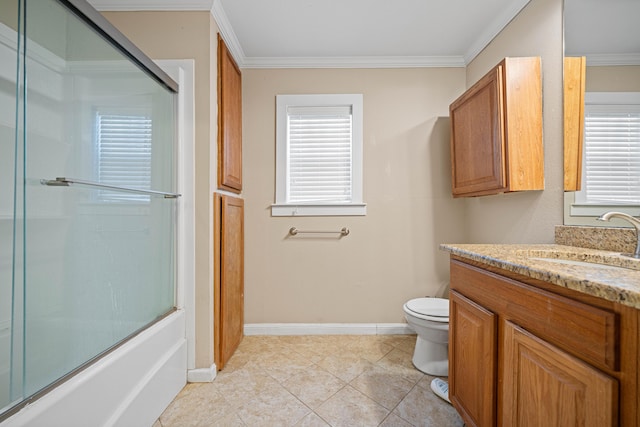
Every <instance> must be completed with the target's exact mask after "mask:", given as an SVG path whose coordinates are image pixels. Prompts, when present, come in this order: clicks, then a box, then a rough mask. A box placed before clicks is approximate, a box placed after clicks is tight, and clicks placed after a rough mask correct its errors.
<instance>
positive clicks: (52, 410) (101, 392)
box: [0, 310, 187, 427]
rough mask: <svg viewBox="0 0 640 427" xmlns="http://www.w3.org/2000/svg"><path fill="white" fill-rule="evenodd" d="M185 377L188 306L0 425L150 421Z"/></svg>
mask: <svg viewBox="0 0 640 427" xmlns="http://www.w3.org/2000/svg"><path fill="white" fill-rule="evenodd" d="M186 380H187V341H186V338H185V312H184V310H177V311H175V312H174V313H172V314H170V315H169V316H167V317H165V318H164V319H162V320H160V321H159V322H157V323H156V324H154V325H153V326H151V327H149V328H148V329H146V330H144V331H143V332H141V333H140V334H138V335H137V336H135V337H134V338H132V339H130V340H129V341H127V342H126V343H125V344H123V345H121V346H120V347H118V348H117V349H115V350H114V351H112V352H111V353H109V354H108V355H106V356H105V357H103V358H101V359H100V360H98V361H96V362H95V363H93V364H92V365H90V366H89V367H87V368H86V369H84V370H83V371H81V372H80V373H78V374H77V375H75V376H73V377H72V378H70V379H69V380H67V381H66V382H64V383H62V384H61V385H59V386H58V387H56V388H55V389H53V390H51V391H50V392H49V393H47V394H46V395H44V396H42V397H41V398H40V399H37V400H35V401H34V402H33V403H31V404H28V405H27V406H25V407H24V408H22V409H21V410H20V411H19V412H17V413H16V414H14V415H13V416H12V417H10V418H8V419H6V420H5V421H3V422H2V423H0V427H14V426H15V427H17V426H34V427H35V426H47V427H58V426H60V427H76V426H77V427H87V426H96V427H97V426H122V427H131V426H136V427H145V426H151V425H153V423H154V422H155V420H156V419H157V418H158V417H159V416H160V414H161V413H162V411H163V410H164V409H165V408H166V407H167V405H169V403H170V402H171V401H172V400H173V398H174V397H175V396H176V395H177V394H178V392H179V391H180V390H181V389H182V387H184V385H185V384H186Z"/></svg>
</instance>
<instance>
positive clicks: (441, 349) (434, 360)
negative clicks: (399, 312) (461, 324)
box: [403, 298, 449, 377]
mask: <svg viewBox="0 0 640 427" xmlns="http://www.w3.org/2000/svg"><path fill="white" fill-rule="evenodd" d="M403 309H404V313H405V315H404V317H405V319H407V323H408V324H409V326H410V327H411V328H412V329H413V330H414V331H415V332H416V334H418V337H417V338H416V347H415V350H414V352H413V365H414V366H415V367H416V368H417V369H418V370H420V371H422V372H424V373H425V374H429V375H435V376H439V377H446V376H448V374H449V300H446V299H442V298H415V299H412V300H409V301H407V302H406V303H405V305H404V306H403Z"/></svg>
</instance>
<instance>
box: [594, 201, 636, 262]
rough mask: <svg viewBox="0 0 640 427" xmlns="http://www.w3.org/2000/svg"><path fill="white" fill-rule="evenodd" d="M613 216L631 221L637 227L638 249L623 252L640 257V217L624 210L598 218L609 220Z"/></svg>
mask: <svg viewBox="0 0 640 427" xmlns="http://www.w3.org/2000/svg"><path fill="white" fill-rule="evenodd" d="M611 218H620V219H624V220H625V221H627V222H629V223H630V224H631V225H633V226H634V227H635V228H636V251H635V252H634V253H632V254H623V255H627V256H630V257H633V258H638V259H640V219H638V218H634V217H632V216H631V215H628V214H626V213H622V212H607V213H605V214H603V215H602V216H600V218H598V221H609V220H610V219H611Z"/></svg>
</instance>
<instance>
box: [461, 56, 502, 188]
mask: <svg viewBox="0 0 640 427" xmlns="http://www.w3.org/2000/svg"><path fill="white" fill-rule="evenodd" d="M502 103H503V95H502V70H501V69H500V67H496V68H494V69H493V70H491V72H490V73H488V74H487V75H485V76H484V77H483V78H482V79H481V80H480V81H479V82H478V83H476V84H475V85H473V87H472V88H471V89H469V90H468V91H467V92H465V93H464V95H462V96H461V97H460V98H458V99H457V100H456V101H455V102H454V103H453V104H451V108H450V110H451V111H450V116H451V160H452V162H451V167H452V175H451V178H452V184H453V195H454V196H459V195H465V194H473V193H478V192H482V191H494V192H496V193H498V192H501V191H505V190H506V188H507V179H506V172H505V165H506V162H505V161H504V156H505V146H504V144H505V141H504V123H503V114H502V111H503V110H504V106H503V105H502Z"/></svg>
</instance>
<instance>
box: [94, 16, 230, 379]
mask: <svg viewBox="0 0 640 427" xmlns="http://www.w3.org/2000/svg"><path fill="white" fill-rule="evenodd" d="M103 14H104V16H105V17H106V18H107V19H108V20H109V21H110V22H111V23H112V24H113V25H114V26H115V27H117V28H118V29H119V30H120V31H121V32H122V33H123V34H125V35H126V36H127V37H128V38H129V39H130V40H131V41H133V43H135V44H136V46H138V47H139V48H140V49H141V50H142V51H143V52H144V53H146V54H147V55H148V56H149V57H151V58H153V59H193V60H195V88H196V89H195V91H196V93H195V126H196V129H195V234H196V242H195V245H196V248H195V252H196V259H195V265H196V271H195V279H196V289H195V295H196V368H208V367H209V366H211V364H212V363H213V285H212V277H213V272H212V260H213V252H212V250H213V249H212V247H213V245H212V241H211V236H212V231H211V230H212V229H211V226H212V191H213V188H214V186H213V182H214V180H215V164H216V163H215V147H216V145H215V144H216V138H217V137H216V134H217V121H216V119H215V117H216V116H215V115H216V104H217V95H216V93H217V92H216V90H217V89H216V80H217V67H216V51H217V39H216V37H217V36H216V34H217V32H218V27H217V25H216V23H215V21H214V20H213V17H212V16H211V14H210V13H209V12H207V11H203V12H105V13H103Z"/></svg>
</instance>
